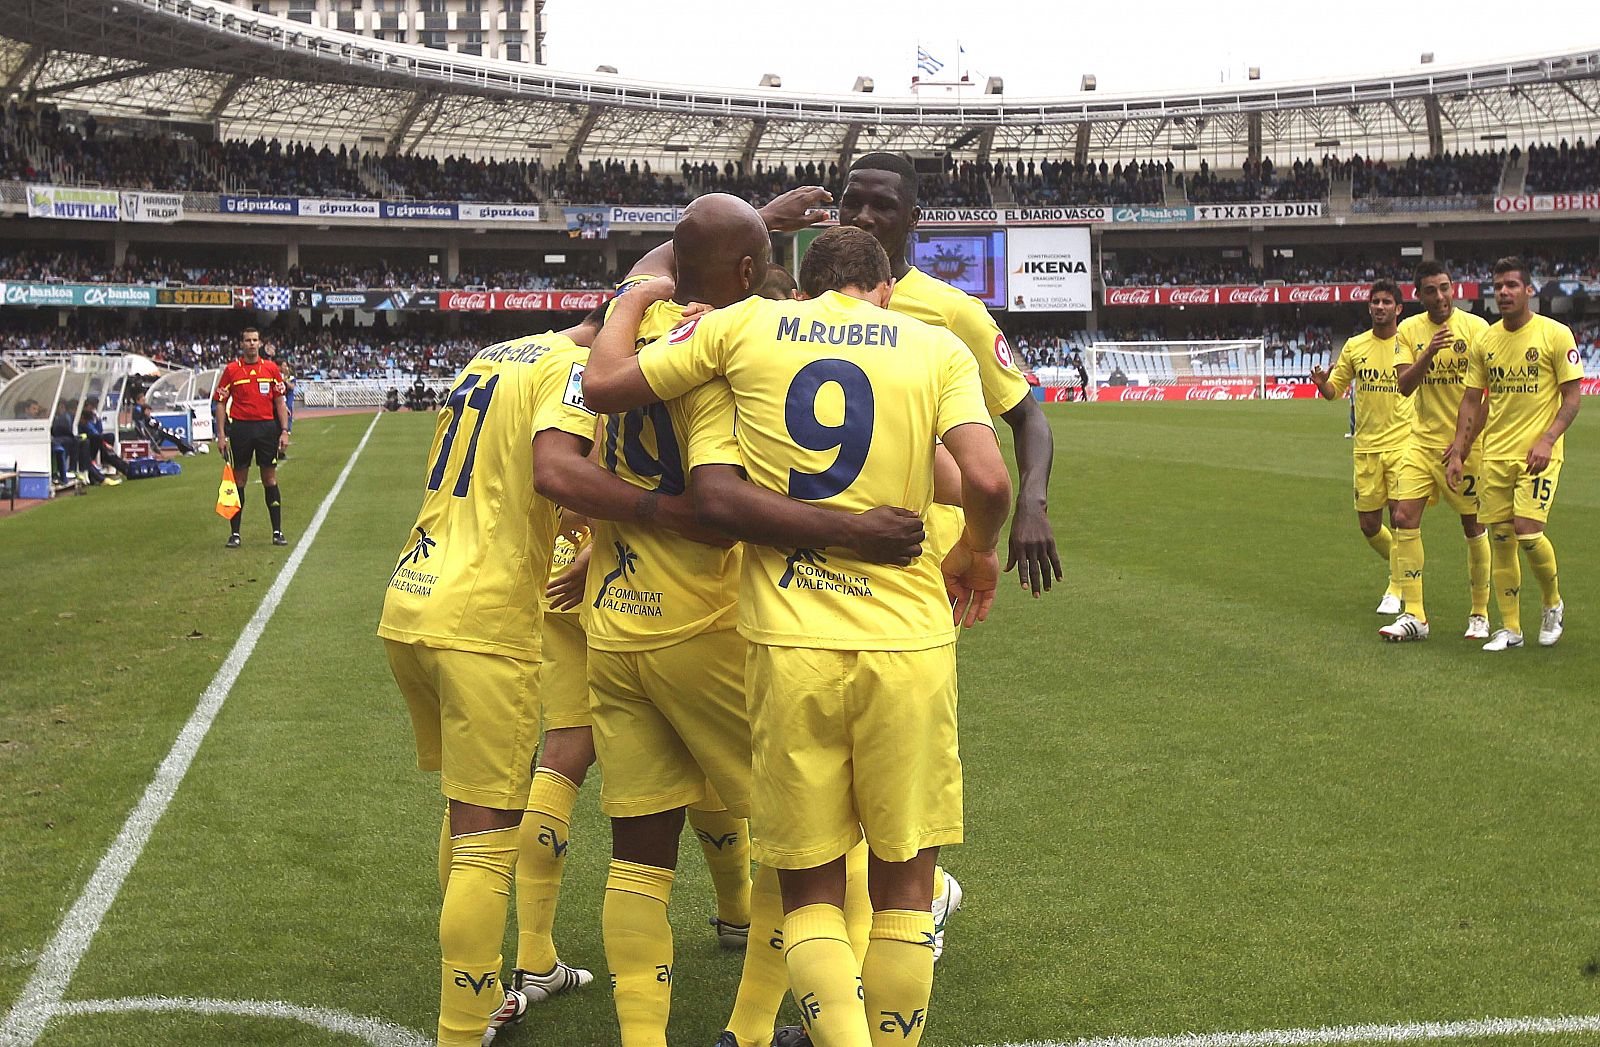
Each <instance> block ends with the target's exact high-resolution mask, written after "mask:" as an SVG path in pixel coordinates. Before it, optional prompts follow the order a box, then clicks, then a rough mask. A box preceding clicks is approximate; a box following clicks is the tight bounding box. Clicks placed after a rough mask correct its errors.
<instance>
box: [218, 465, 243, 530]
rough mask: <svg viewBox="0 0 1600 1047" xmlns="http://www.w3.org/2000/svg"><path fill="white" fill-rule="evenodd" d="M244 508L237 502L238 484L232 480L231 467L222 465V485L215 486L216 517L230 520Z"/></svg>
mask: <svg viewBox="0 0 1600 1047" xmlns="http://www.w3.org/2000/svg"><path fill="white" fill-rule="evenodd" d="M242 508H244V506H243V505H242V504H241V503H240V502H239V484H238V483H237V481H235V480H234V478H233V466H231V465H229V464H228V463H226V462H224V463H222V483H220V484H218V485H217V515H218V516H220V517H222V518H223V519H224V520H231V519H233V518H234V517H235V516H238V515H239V510H240V509H242Z"/></svg>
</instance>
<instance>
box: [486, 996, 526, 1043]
mask: <svg viewBox="0 0 1600 1047" xmlns="http://www.w3.org/2000/svg"><path fill="white" fill-rule="evenodd" d="M527 1013H528V998H527V997H526V996H524V995H522V993H520V992H518V991H517V990H515V989H507V990H506V1001H505V1003H503V1004H501V1005H500V1009H499V1010H498V1011H495V1012H494V1014H492V1015H490V1016H489V1027H488V1028H487V1029H485V1030H484V1031H483V1047H489V1045H490V1044H492V1043H494V1038H495V1037H496V1036H498V1035H500V1030H501V1029H504V1028H506V1027H507V1026H510V1025H515V1024H517V1023H518V1022H520V1021H521V1020H522V1018H523V1015H525V1014H527Z"/></svg>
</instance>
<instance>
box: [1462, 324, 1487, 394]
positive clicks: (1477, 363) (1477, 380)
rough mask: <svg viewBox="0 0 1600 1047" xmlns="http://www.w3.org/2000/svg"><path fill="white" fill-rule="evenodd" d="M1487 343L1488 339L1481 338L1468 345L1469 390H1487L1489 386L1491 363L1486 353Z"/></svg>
mask: <svg viewBox="0 0 1600 1047" xmlns="http://www.w3.org/2000/svg"><path fill="white" fill-rule="evenodd" d="M1486 341H1487V339H1485V338H1483V337H1481V336H1480V337H1478V338H1474V339H1472V341H1470V342H1469V343H1467V377H1466V386H1467V388H1468V389H1486V388H1488V386H1489V361H1488V359H1487V358H1486V356H1485V351H1484V343H1485V342H1486Z"/></svg>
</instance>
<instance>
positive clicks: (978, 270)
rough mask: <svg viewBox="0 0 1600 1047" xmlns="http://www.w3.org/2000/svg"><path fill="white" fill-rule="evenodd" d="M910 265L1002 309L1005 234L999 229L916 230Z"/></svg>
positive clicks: (1004, 296) (1004, 293)
mask: <svg viewBox="0 0 1600 1047" xmlns="http://www.w3.org/2000/svg"><path fill="white" fill-rule="evenodd" d="M910 260H911V264H912V265H914V266H916V267H917V268H918V269H921V270H922V271H923V272H925V273H927V274H928V275H929V276H933V277H937V278H939V279H940V280H943V281H944V282H946V283H948V284H951V285H953V286H955V287H959V288H960V289H961V290H963V291H965V292H967V293H968V294H970V295H972V296H974V297H976V298H978V299H980V300H982V302H983V304H984V305H987V306H989V307H990V308H991V309H1004V308H1005V307H1006V234H1005V230H1003V229H975V230H969V229H962V230H953V229H950V230H937V231H936V230H920V229H919V230H916V231H915V232H913V233H912V234H911V250H910Z"/></svg>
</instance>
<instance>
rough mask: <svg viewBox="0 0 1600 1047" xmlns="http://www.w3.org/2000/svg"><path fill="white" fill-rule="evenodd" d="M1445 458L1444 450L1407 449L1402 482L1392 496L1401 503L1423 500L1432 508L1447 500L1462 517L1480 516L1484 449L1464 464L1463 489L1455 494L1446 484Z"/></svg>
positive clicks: (1479, 449)
mask: <svg viewBox="0 0 1600 1047" xmlns="http://www.w3.org/2000/svg"><path fill="white" fill-rule="evenodd" d="M1443 455H1444V449H1443V448H1437V449H1435V448H1432V447H1419V446H1417V445H1415V444H1413V445H1412V446H1410V447H1407V448H1406V452H1405V458H1404V459H1403V460H1402V461H1401V462H1400V478H1399V480H1398V481H1397V482H1396V484H1395V486H1394V489H1393V491H1391V492H1390V496H1391V497H1392V498H1394V500H1395V501H1397V502H1409V501H1413V500H1416V499H1423V500H1426V501H1427V503H1428V504H1429V505H1433V504H1434V503H1436V502H1438V501H1439V500H1440V499H1443V500H1444V503H1445V504H1446V505H1448V506H1449V507H1450V508H1452V509H1454V510H1455V511H1456V513H1457V514H1458V515H1460V516H1476V515H1477V513H1478V486H1479V483H1480V481H1481V479H1482V476H1483V450H1482V448H1480V447H1474V448H1473V449H1472V453H1471V454H1470V455H1468V456H1467V460H1466V462H1464V463H1463V469H1462V473H1461V486H1460V487H1459V488H1457V489H1456V490H1454V491H1452V490H1451V489H1450V485H1449V484H1448V483H1446V482H1445V476H1444V459H1443Z"/></svg>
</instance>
